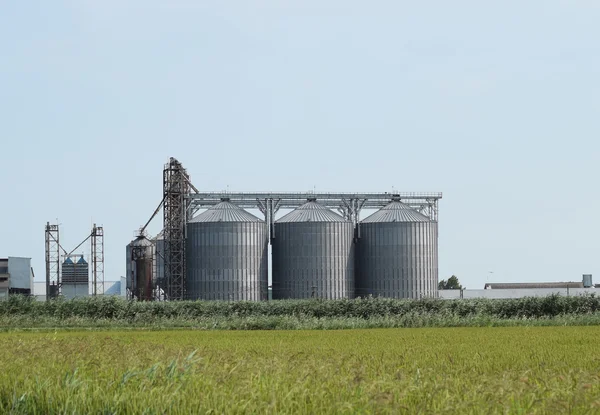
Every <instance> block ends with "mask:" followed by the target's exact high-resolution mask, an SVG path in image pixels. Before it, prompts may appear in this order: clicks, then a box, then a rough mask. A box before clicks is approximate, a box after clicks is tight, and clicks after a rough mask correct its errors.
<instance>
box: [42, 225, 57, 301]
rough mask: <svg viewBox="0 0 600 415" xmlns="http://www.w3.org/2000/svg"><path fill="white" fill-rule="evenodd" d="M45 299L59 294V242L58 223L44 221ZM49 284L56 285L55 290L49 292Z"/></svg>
mask: <svg viewBox="0 0 600 415" xmlns="http://www.w3.org/2000/svg"><path fill="white" fill-rule="evenodd" d="M45 236H46V299H47V300H49V299H50V298H51V297H54V296H55V295H56V296H57V295H59V294H60V288H61V279H60V244H59V232H58V225H50V222H47V223H46V232H45ZM50 285H55V286H56V292H53V293H51V292H50Z"/></svg>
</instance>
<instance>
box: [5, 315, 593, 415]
mask: <svg viewBox="0 0 600 415" xmlns="http://www.w3.org/2000/svg"><path fill="white" fill-rule="evenodd" d="M598 339H600V327H510V328H454V329H446V328H441V329H440V328H438V329H388V330H349V331H345V330H340V331H252V332H241V331H238V332H226V331H210V332H207V331H166V332H140V331H129V332H117V331H110V332H100V331H93V332H56V333H48V332H46V333H17V332H12V333H0V348H1V349H2V350H3V353H2V354H0V365H1V367H2V370H1V371H0V412H1V413H10V412H12V413H39V414H52V413H90V414H99V413H103V414H111V413H148V414H159V413H161V414H162V413H173V414H179V413H181V414H184V413H185V414H187V413H313V414H314V413H374V412H376V413H411V414H413V413H481V414H489V413H552V414H554V413H576V414H577V413H581V414H584V413H600V356H599V355H598V353H597V350H598V347H597V345H598Z"/></svg>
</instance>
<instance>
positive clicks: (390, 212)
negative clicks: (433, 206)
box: [362, 200, 431, 223]
mask: <svg viewBox="0 0 600 415" xmlns="http://www.w3.org/2000/svg"><path fill="white" fill-rule="evenodd" d="M376 222H386V223H389V222H431V219H429V218H428V217H427V216H425V215H423V214H422V213H419V212H417V211H416V210H414V209H413V208H411V207H410V206H407V205H405V204H404V203H402V202H400V201H396V200H394V201H392V202H391V203H389V204H388V205H386V206H384V207H382V208H381V209H379V210H378V211H377V212H375V213H373V214H372V215H370V216H368V217H366V218H365V219H363V221H362V223H376Z"/></svg>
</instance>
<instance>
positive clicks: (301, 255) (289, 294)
mask: <svg viewBox="0 0 600 415" xmlns="http://www.w3.org/2000/svg"><path fill="white" fill-rule="evenodd" d="M353 238H354V224H353V223H352V222H351V221H348V220H346V219H344V218H343V217H341V216H340V215H338V214H337V213H334V212H332V211H331V210H329V209H327V208H326V207H325V206H323V205H320V204H319V203H317V202H316V200H308V202H307V203H305V204H304V205H302V206H300V207H299V208H297V209H295V210H293V211H292V212H290V213H288V214H287V215H285V216H283V217H282V218H281V219H279V220H277V221H276V223H275V237H274V239H273V298H274V299H286V298H311V297H316V298H327V299H338V298H353V297H354V241H353Z"/></svg>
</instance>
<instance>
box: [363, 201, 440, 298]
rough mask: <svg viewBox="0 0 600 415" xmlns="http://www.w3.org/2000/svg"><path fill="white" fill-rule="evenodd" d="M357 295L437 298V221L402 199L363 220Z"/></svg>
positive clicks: (392, 202)
mask: <svg viewBox="0 0 600 415" xmlns="http://www.w3.org/2000/svg"><path fill="white" fill-rule="evenodd" d="M357 250H358V254H357V267H358V270H357V277H356V291H357V295H358V296H362V297H364V296H369V295H372V296H378V297H389V298H422V297H437V292H438V291H437V284H438V234H437V222H436V221H432V220H431V219H430V218H428V217H427V216H425V215H423V214H421V213H419V212H417V211H416V210H414V209H412V208H411V207H410V206H407V205H406V204H404V203H402V202H401V201H400V200H392V201H391V203H389V204H388V205H387V206H385V207H383V208H381V209H380V210H379V211H377V212H375V213H373V214H372V215H371V216H369V217H367V218H365V219H364V220H363V221H362V222H361V223H360V238H359V241H358V247H357Z"/></svg>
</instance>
